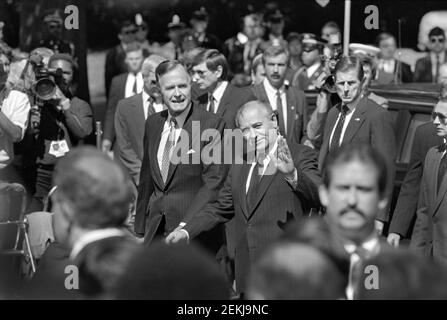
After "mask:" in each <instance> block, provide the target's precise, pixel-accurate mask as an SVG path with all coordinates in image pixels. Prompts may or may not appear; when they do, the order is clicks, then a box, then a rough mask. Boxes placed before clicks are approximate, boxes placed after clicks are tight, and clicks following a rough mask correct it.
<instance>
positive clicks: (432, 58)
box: [430, 51, 445, 63]
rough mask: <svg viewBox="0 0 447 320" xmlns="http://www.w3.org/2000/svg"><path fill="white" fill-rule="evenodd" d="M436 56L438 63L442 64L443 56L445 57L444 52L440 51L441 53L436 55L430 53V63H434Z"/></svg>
mask: <svg viewBox="0 0 447 320" xmlns="http://www.w3.org/2000/svg"><path fill="white" fill-rule="evenodd" d="M436 55H438V56H439V62H440V63H442V62H443V61H444V55H445V52H444V51H441V52H440V53H438V54H436V53H434V52H430V57H431V60H432V61H436Z"/></svg>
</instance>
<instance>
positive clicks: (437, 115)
mask: <svg viewBox="0 0 447 320" xmlns="http://www.w3.org/2000/svg"><path fill="white" fill-rule="evenodd" d="M436 118H438V119H439V122H440V123H441V124H442V125H446V124H447V117H446V116H445V115H444V114H442V113H439V112H432V114H431V119H432V120H433V121H435V120H436Z"/></svg>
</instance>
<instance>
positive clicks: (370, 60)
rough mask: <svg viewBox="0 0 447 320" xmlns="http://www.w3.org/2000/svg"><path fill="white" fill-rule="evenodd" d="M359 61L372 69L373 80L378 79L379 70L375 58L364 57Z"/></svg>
mask: <svg viewBox="0 0 447 320" xmlns="http://www.w3.org/2000/svg"><path fill="white" fill-rule="evenodd" d="M359 59H360V63H361V64H362V66H369V67H370V68H371V79H374V78H375V77H376V71H377V70H376V64H375V63H374V60H373V58H371V57H370V56H367V55H363V56H362V57H359Z"/></svg>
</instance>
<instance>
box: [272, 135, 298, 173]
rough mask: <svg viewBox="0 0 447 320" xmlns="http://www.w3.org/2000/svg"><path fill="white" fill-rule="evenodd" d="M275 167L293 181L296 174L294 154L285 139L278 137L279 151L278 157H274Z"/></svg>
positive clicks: (277, 151) (277, 152)
mask: <svg viewBox="0 0 447 320" xmlns="http://www.w3.org/2000/svg"><path fill="white" fill-rule="evenodd" d="M272 160H273V161H274V163H275V167H276V168H277V169H278V170H279V171H280V172H282V173H283V174H284V175H285V176H286V178H290V179H293V176H294V173H295V164H294V163H293V159H292V154H291V153H290V149H289V146H288V145H287V141H286V139H285V138H284V137H281V136H280V137H278V149H277V150H276V155H272Z"/></svg>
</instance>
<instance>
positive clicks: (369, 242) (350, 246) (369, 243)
mask: <svg viewBox="0 0 447 320" xmlns="http://www.w3.org/2000/svg"><path fill="white" fill-rule="evenodd" d="M379 243H380V242H379V238H378V237H377V233H376V231H375V230H374V232H373V233H372V234H371V235H370V236H369V237H368V238H366V240H365V241H363V242H362V244H361V245H360V246H359V245H356V244H355V243H353V242H351V241H348V242H346V243H345V244H344V245H343V247H344V248H345V250H346V252H347V253H349V254H352V253H354V252H355V250H356V249H357V248H358V247H361V248H363V249H364V250H365V251H366V252H374V251H376V250H377V248H378V246H379Z"/></svg>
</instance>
